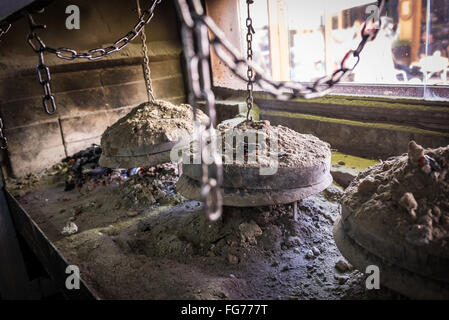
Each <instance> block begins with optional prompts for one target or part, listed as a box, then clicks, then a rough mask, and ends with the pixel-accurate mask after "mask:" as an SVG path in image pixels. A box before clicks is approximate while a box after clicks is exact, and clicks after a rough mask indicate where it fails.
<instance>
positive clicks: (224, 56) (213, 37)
mask: <svg viewBox="0 0 449 320" xmlns="http://www.w3.org/2000/svg"><path fill="white" fill-rule="evenodd" d="M386 1H387V0H378V7H379V14H380V13H381V12H382V10H383V8H384V6H385V3H386ZM249 2H250V1H248V0H247V4H248V6H249ZM175 3H176V8H177V11H178V15H179V18H180V20H181V22H182V41H183V44H184V54H185V58H186V61H187V65H188V67H187V73H188V77H189V79H190V81H188V84H189V89H190V91H191V93H190V94H189V102H190V103H191V104H192V106H193V112H194V119H196V102H197V100H199V99H202V98H203V99H205V100H206V106H207V108H208V113H209V117H210V120H211V121H210V124H209V128H208V129H207V131H208V134H209V136H210V138H211V142H210V148H211V153H212V160H213V161H212V164H211V165H209V166H208V165H207V164H206V161H204V150H205V148H206V144H205V141H204V139H202V135H200V147H201V158H202V160H203V161H202V172H203V174H202V187H201V195H202V198H203V201H204V203H205V211H206V214H207V216H208V217H209V219H211V220H216V219H218V218H219V217H220V216H221V213H222V208H221V206H222V195H221V190H220V186H221V181H222V174H223V173H222V164H221V157H220V156H219V155H217V150H216V145H215V142H214V141H215V140H214V139H216V135H215V131H214V127H213V126H214V124H215V117H216V110H215V96H214V94H213V92H212V90H211V79H210V73H209V72H210V71H209V68H210V66H209V60H208V58H209V54H210V52H209V50H210V49H209V45H212V47H213V49H214V51H215V53H216V54H217V56H218V57H219V58H220V59H221V60H222V61H223V62H224V63H225V64H226V65H227V66H228V67H229V68H230V69H231V71H232V72H233V73H234V74H235V75H237V76H238V77H239V78H240V79H241V80H243V81H248V80H249V81H248V83H251V85H253V84H254V83H256V84H257V85H259V86H260V87H261V89H262V90H264V91H266V92H268V93H270V94H272V95H274V96H275V97H276V98H277V99H279V100H287V99H293V98H295V97H303V98H308V99H310V98H316V97H320V96H323V95H325V94H326V93H328V92H329V90H330V89H331V88H332V87H333V86H334V85H335V84H336V83H338V82H339V81H340V80H341V79H342V78H343V76H344V75H345V74H346V73H347V72H350V71H352V70H354V68H355V67H356V65H357V64H358V62H359V60H360V53H361V52H362V50H363V48H364V47H365V45H366V43H367V42H369V41H372V40H374V39H375V38H376V36H377V33H378V31H379V29H380V20H379V21H378V22H375V23H369V24H368V23H365V25H364V26H363V28H362V32H361V33H362V40H361V42H360V43H359V45H358V47H357V49H355V50H350V51H349V52H348V53H347V54H346V55H345V56H344V58H343V60H342V61H341V63H340V68H339V69H338V70H337V71H335V72H334V73H333V74H332V75H331V76H330V77H323V78H320V79H318V80H317V81H316V82H315V83H314V84H313V85H312V86H304V85H301V84H300V83H295V82H291V81H283V82H281V81H273V80H271V79H270V78H269V77H267V76H266V75H265V74H264V71H263V69H262V68H261V67H259V66H258V65H256V64H254V63H253V61H252V42H251V41H248V42H249V43H248V44H249V45H248V52H247V53H249V54H248V59H244V58H243V57H241V56H240V53H239V52H238V51H237V49H235V48H234V47H233V46H232V44H231V43H230V42H229V41H228V40H227V38H226V37H225V35H224V33H223V32H222V31H221V30H220V28H218V27H217V25H216V24H215V22H214V21H213V20H212V19H211V18H210V17H209V16H207V15H206V14H205V12H204V9H203V7H202V4H201V0H176V2H175ZM248 18H249V19H251V18H250V15H248ZM250 21H251V20H247V28H248V29H249V28H250V26H252V21H251V23H250ZM209 34H210V37H209ZM248 34H250V35H249V36H248V38H247V40H249V39H251V40H252V34H251V32H248ZM195 41H196V42H195ZM351 59H354V60H353V61H352V65H350V66H348V65H347V64H349V62H350V60H351ZM242 67H246V69H247V70H250V69H251V70H252V71H247V74H246V78H245V75H243V74H241V70H242ZM250 72H251V73H250ZM323 86H324V88H322V87H323ZM251 88H252V87H250V86H248V89H251ZM286 90H287V91H289V92H290V94H287V95H286V94H285V91H286ZM249 96H250V95H249ZM250 99H251V97H250ZM247 102H250V100H248V101H247ZM248 116H249V112H248V114H247V118H248ZM211 166H212V167H214V169H215V172H214V173H215V176H212V175H211V173H212V172H213V171H212V170H210V169H211Z"/></svg>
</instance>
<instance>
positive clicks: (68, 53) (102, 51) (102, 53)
mask: <svg viewBox="0 0 449 320" xmlns="http://www.w3.org/2000/svg"><path fill="white" fill-rule="evenodd" d="M161 1H162V0H153V1H152V2H151V4H150V5H148V8H147V9H145V10H144V11H143V13H142V14H141V15H140V17H139V21H138V22H137V23H136V25H135V26H134V28H132V30H131V31H129V32H128V33H127V34H126V35H125V36H123V37H121V38H120V39H118V40H117V41H115V42H114V44H112V45H110V46H108V47H105V48H96V49H91V50H89V51H87V52H77V51H76V50H74V49H70V48H58V49H54V48H51V47H48V46H46V45H45V43H44V42H43V41H42V40H41V39H40V38H39V36H37V35H36V37H35V38H33V39H29V40H28V43H29V45H30V46H31V48H32V49H33V50H34V51H36V52H37V50H38V48H39V47H38V46H36V44H35V43H33V40H35V41H37V42H38V43H37V44H38V45H39V46H40V47H43V48H44V51H47V52H49V53H52V54H55V55H56V56H57V57H58V58H60V59H64V60H75V59H88V60H98V59H102V58H104V57H106V56H108V55H110V54H111V53H114V52H117V51H120V50H122V49H123V48H125V47H126V46H127V45H128V44H129V43H130V42H131V41H133V40H134V39H135V38H136V37H137V36H138V35H139V34H140V32H141V31H142V30H143V28H144V26H145V25H146V24H148V23H150V21H151V19H153V17H154V10H155V9H156V6H157V5H158V4H159V3H161ZM43 28H45V26H43Z"/></svg>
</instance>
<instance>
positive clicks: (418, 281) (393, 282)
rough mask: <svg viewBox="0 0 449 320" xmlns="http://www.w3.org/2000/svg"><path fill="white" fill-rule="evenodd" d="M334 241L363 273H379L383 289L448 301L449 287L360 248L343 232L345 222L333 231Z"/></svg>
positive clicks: (410, 295) (339, 222)
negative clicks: (376, 269) (372, 269)
mask: <svg viewBox="0 0 449 320" xmlns="http://www.w3.org/2000/svg"><path fill="white" fill-rule="evenodd" d="M333 234H334V240H335V243H336V245H337V248H338V249H339V250H340V252H341V254H342V255H343V256H344V257H345V258H346V259H347V260H348V261H349V262H350V263H351V264H352V265H354V267H355V268H356V269H358V270H360V271H362V272H365V270H366V268H367V267H368V266H370V265H374V266H378V267H379V269H380V285H381V286H385V287H387V288H389V289H391V290H393V291H396V292H399V293H401V294H402V295H404V296H407V297H410V298H413V299H449V285H448V284H447V283H442V282H441V281H437V280H435V279H432V278H429V277H425V276H422V275H420V274H417V273H415V272H412V271H409V270H407V269H404V268H401V267H400V266H398V265H395V264H391V263H388V262H386V261H385V259H383V258H380V257H378V256H377V255H375V254H373V253H372V252H371V251H369V250H367V249H365V248H364V247H362V246H360V245H359V243H358V242H357V241H355V240H354V239H353V238H351V237H350V236H349V235H348V234H347V233H346V232H345V230H344V226H343V223H342V218H339V219H337V221H336V222H335V224H334V228H333Z"/></svg>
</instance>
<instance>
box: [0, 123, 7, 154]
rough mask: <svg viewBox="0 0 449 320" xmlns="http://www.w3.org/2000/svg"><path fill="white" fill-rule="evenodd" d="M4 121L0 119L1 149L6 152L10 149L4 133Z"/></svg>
mask: <svg viewBox="0 0 449 320" xmlns="http://www.w3.org/2000/svg"><path fill="white" fill-rule="evenodd" d="M3 129H4V127H3V120H2V118H1V117H0V149H1V150H6V149H8V139H6V137H5V135H4V133H3Z"/></svg>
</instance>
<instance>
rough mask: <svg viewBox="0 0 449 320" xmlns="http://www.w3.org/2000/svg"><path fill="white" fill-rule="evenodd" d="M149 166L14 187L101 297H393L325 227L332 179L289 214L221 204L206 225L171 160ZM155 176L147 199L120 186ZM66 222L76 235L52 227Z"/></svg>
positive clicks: (333, 195)
mask: <svg viewBox="0 0 449 320" xmlns="http://www.w3.org/2000/svg"><path fill="white" fill-rule="evenodd" d="M155 171H157V172H158V173H157V174H156V175H153V176H151V174H150V173H149V172H151V170H148V171H145V172H144V173H145V174H150V176H151V177H150V179H147V178H145V177H144V179H145V181H147V180H148V181H150V180H151V179H153V180H151V182H148V183H146V182H145V183H142V181H141V179H142V176H136V177H135V178H134V180H131V178H132V177H131V178H130V180H128V181H129V182H128V183H126V182H125V183H122V184H120V183H117V184H111V185H109V186H106V185H105V184H101V185H99V186H96V187H95V188H90V189H89V191H88V192H83V190H87V189H85V188H86V187H87V185H86V186H84V187H83V188H80V189H73V190H71V191H67V192H64V183H63V182H64V179H63V178H62V177H58V176H47V177H44V178H42V179H41V180H40V181H39V182H36V183H34V185H33V186H31V187H28V189H27V190H23V189H22V190H16V191H15V193H16V195H17V196H18V197H19V201H20V202H21V204H22V205H23V206H24V207H25V209H26V210H27V211H28V212H29V213H30V214H31V216H32V217H33V219H34V220H35V221H36V222H37V223H38V225H39V226H40V227H41V228H42V230H43V231H44V232H45V233H46V235H47V236H48V237H49V239H50V240H51V241H52V242H53V243H54V244H55V246H56V247H57V248H58V249H59V250H60V251H61V252H62V254H63V255H64V256H65V257H66V258H67V260H68V261H69V263H71V264H76V265H79V266H80V268H81V277H82V278H83V279H85V280H86V282H87V283H88V284H89V286H90V287H92V288H93V289H94V290H95V291H96V292H97V293H98V295H99V296H100V297H101V298H110V299H131V298H136V299H187V298H193V299H243V298H250V299H348V298H353V299H369V298H400V297H399V296H398V295H396V294H393V293H391V292H390V291H388V290H386V289H381V290H375V291H367V290H365V289H364V288H365V282H364V276H363V274H361V273H359V272H358V271H356V270H352V269H351V266H350V265H348V264H347V263H346V262H345V261H344V259H343V258H342V256H341V255H340V253H339V251H338V250H337V248H336V246H335V243H334V241H333V238H332V230H331V229H332V224H333V222H334V221H335V219H336V218H337V216H338V215H339V213H340V205H339V199H340V196H341V193H342V192H341V189H339V188H338V187H336V186H334V185H333V186H331V187H329V188H328V189H327V190H325V191H324V192H322V193H320V194H318V195H315V196H311V197H309V198H307V199H305V200H303V201H302V202H301V203H300V205H299V210H300V215H299V217H300V219H299V221H298V222H295V221H294V219H293V218H292V208H291V207H290V206H289V205H283V206H273V207H260V208H252V209H247V208H241V209H238V208H225V209H224V216H223V219H222V220H221V221H219V222H216V223H210V222H208V221H207V220H206V219H205V217H204V214H203V212H202V205H201V203H199V202H196V201H188V200H186V199H183V198H182V197H181V196H179V195H178V194H176V192H175V191H174V190H173V189H172V188H171V181H174V180H176V173H175V170H174V168H171V167H159V169H155ZM132 181H133V182H132ZM154 181H161V182H163V185H164V186H165V185H168V187H163V188H162V190H163V191H164V195H163V196H162V197H160V198H158V199H155V201H154V202H153V204H151V205H150V203H146V204H145V205H144V204H143V203H144V202H143V201H142V202H137V203H133V201H132V199H133V196H131V197H129V196H128V195H129V194H127V193H126V192H125V190H129V188H132V185H134V186H135V185H137V184H140V185H141V186H142V185H144V187H142V188H143V189H145V190H150V189H148V188H150V187H151V188H153V186H154V183H153V182H154ZM165 181H167V183H165ZM155 183H156V184H158V183H157V182H155ZM142 188H138V191H137V194H141V192H140V191H139V190H141V189H142ZM151 190H153V189H151ZM133 192H134V191H133ZM144 196H147V195H146V194H145V195H144ZM126 199H128V200H126ZM129 199H131V202H128V204H126V205H125V203H127V202H126V201H129ZM150 199H151V198H150ZM124 200H125V201H124ZM151 201H153V200H151ZM151 201H150V202H151ZM67 222H73V223H75V224H76V225H77V227H78V230H77V233H75V234H73V235H70V236H64V235H62V234H61V231H62V230H63V227H64V226H66V224H67Z"/></svg>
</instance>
